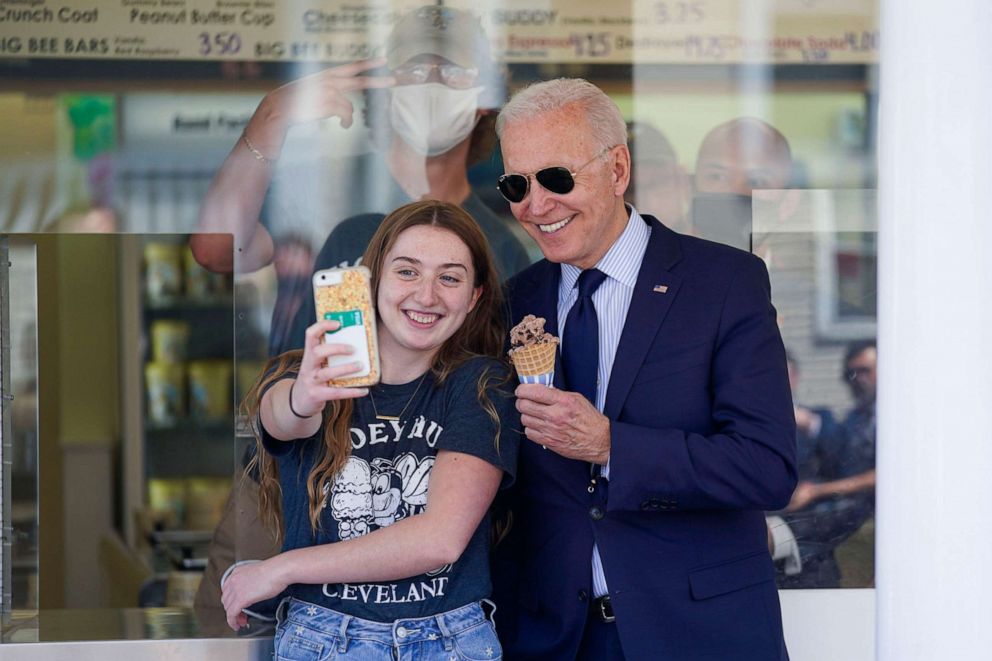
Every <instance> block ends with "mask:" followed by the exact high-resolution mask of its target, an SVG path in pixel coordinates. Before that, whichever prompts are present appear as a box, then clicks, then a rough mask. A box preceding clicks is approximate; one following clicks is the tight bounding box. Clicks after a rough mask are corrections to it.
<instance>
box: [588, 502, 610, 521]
mask: <svg viewBox="0 0 992 661" xmlns="http://www.w3.org/2000/svg"><path fill="white" fill-rule="evenodd" d="M589 516H591V517H592V520H593V521H599V520H601V519H602V518H603V517H604V516H606V514H604V513H603V508H602V507H600V506H598V505H593V506H592V507H590V508H589Z"/></svg>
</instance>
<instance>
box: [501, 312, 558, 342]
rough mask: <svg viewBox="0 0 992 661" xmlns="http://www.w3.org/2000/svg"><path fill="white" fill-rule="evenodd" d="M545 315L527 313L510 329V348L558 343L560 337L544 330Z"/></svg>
mask: <svg viewBox="0 0 992 661" xmlns="http://www.w3.org/2000/svg"><path fill="white" fill-rule="evenodd" d="M544 323H545V319H544V317H535V316H534V315H532V314H529V315H527V316H526V317H524V318H523V319H521V320H520V323H518V324H517V325H516V326H514V327H513V328H511V329H510V348H511V349H519V348H520V347H529V346H533V345H536V344H557V342H558V338H557V337H555V336H554V335H552V334H551V333H548V332H547V331H545V330H544Z"/></svg>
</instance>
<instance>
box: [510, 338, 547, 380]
mask: <svg viewBox="0 0 992 661" xmlns="http://www.w3.org/2000/svg"><path fill="white" fill-rule="evenodd" d="M557 348H558V343H557V342H551V343H548V344H532V345H530V346H526V347H519V348H517V349H514V350H513V351H511V352H510V360H511V361H513V366H514V367H515V368H516V370H517V374H519V375H521V376H537V375H538V374H550V373H551V372H554V371H555V350H556V349H557Z"/></svg>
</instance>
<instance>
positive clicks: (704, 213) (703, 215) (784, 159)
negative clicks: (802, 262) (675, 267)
mask: <svg viewBox="0 0 992 661" xmlns="http://www.w3.org/2000/svg"><path fill="white" fill-rule="evenodd" d="M792 169H793V163H792V151H791V149H790V148H789V142H788V141H787V140H786V139H785V136H784V135H782V133H781V132H780V131H778V130H777V129H776V128H775V127H773V126H771V125H770V124H768V123H766V122H763V121H761V120H760V119H755V118H753V117H739V118H737V119H733V120H731V121H729V122H725V123H723V124H720V125H719V126H717V127H716V128H714V129H713V130H711V131H710V132H709V133H707V134H706V137H704V138H703V141H702V143H701V144H700V146H699V152H698V154H697V156H696V171H695V174H694V177H693V182H694V187H695V196H694V197H693V201H692V224H693V231H694V233H695V234H696V235H697V236H701V237H703V238H706V239H710V240H712V241H718V242H720V243H725V244H727V245H731V246H734V247H736V248H741V249H743V250H749V249H750V247H751V230H752V201H751V196H752V193H753V191H755V190H767V189H783V188H786V187H787V186H788V185H789V183H790V181H791V179H792ZM769 201H770V202H775V203H778V202H780V201H781V200H779V199H777V198H776V199H773V200H769ZM789 202H790V204H789V205H786V206H785V208H781V209H778V210H777V211H776V214H777V215H781V214H783V213H785V214H787V215H791V212H792V208H793V207H794V205H795V201H794V200H790V201H789ZM780 206H781V205H780Z"/></svg>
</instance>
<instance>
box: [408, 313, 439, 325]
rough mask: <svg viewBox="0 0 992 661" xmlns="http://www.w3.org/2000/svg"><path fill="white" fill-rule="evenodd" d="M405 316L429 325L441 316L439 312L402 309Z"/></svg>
mask: <svg viewBox="0 0 992 661" xmlns="http://www.w3.org/2000/svg"><path fill="white" fill-rule="evenodd" d="M404 314H406V316H407V317H408V318H409V319H411V320H413V321H415V322H417V323H418V324H425V325H430V324H433V323H434V322H435V321H437V320H438V319H440V318H441V315H439V314H429V313H427V312H416V311H414V310H404Z"/></svg>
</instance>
